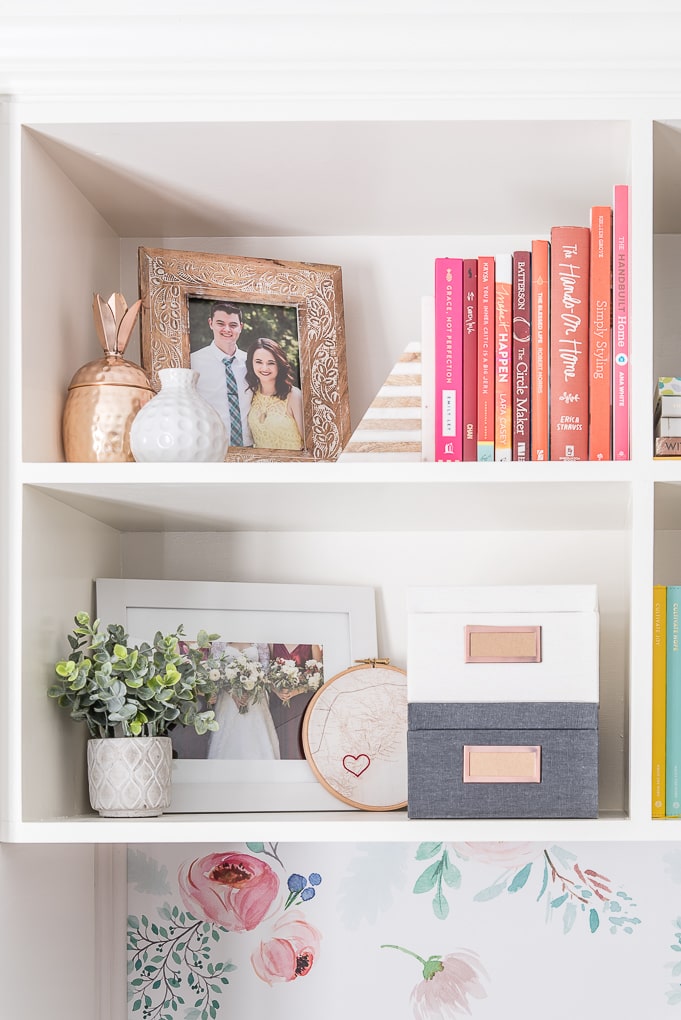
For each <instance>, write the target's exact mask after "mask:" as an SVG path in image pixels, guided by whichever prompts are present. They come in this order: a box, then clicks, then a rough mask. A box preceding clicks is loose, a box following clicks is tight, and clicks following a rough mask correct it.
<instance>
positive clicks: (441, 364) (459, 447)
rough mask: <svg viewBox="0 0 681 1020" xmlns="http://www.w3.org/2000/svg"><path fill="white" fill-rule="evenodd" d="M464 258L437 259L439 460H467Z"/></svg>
mask: <svg viewBox="0 0 681 1020" xmlns="http://www.w3.org/2000/svg"><path fill="white" fill-rule="evenodd" d="M462 397H463V259H448V258H442V259H435V460H441V461H442V460H463V399H462Z"/></svg>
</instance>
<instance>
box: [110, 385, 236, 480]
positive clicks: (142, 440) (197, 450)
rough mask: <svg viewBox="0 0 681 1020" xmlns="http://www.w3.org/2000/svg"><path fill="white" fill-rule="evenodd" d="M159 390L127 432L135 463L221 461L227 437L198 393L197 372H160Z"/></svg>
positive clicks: (219, 422) (217, 415)
mask: <svg viewBox="0 0 681 1020" xmlns="http://www.w3.org/2000/svg"><path fill="white" fill-rule="evenodd" d="M158 377H159V380H160V383H161V389H160V391H159V392H158V393H157V394H156V396H155V397H152V399H151V400H150V401H149V403H148V404H145V405H144V407H143V408H142V409H141V410H140V411H139V412H138V414H137V417H136V418H135V420H134V421H133V423H132V427H131V429H130V447H131V449H132V453H133V456H134V458H135V460H136V461H144V462H151V461H165V462H170V461H184V462H190V461H223V460H224V459H225V455H226V453H227V445H228V444H227V433H226V431H225V427H224V425H223V424H222V419H221V418H220V415H219V414H218V412H217V411H216V410H215V409H214V408H213V407H211V405H210V404H209V403H208V402H207V401H206V400H204V399H203V397H202V396H201V395H200V394H199V393H198V392H197V389H196V382H197V379H198V377H199V374H198V372H194V371H192V369H190V368H162V369H161V370H160V371H159V373H158Z"/></svg>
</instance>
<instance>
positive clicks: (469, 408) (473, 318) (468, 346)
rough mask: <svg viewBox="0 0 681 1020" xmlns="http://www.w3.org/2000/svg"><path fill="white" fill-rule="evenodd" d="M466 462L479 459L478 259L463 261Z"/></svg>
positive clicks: (464, 449) (464, 450)
mask: <svg viewBox="0 0 681 1020" xmlns="http://www.w3.org/2000/svg"><path fill="white" fill-rule="evenodd" d="M463 459H464V460H477V459H478V260H477V258H474V259H464V261H463Z"/></svg>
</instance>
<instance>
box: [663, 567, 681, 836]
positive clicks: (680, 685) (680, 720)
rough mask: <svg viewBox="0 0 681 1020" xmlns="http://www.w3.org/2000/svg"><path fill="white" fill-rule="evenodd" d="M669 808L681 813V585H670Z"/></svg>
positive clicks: (668, 615) (668, 672) (668, 667)
mask: <svg viewBox="0 0 681 1020" xmlns="http://www.w3.org/2000/svg"><path fill="white" fill-rule="evenodd" d="M666 787H667V793H666V811H665V813H666V814H667V815H668V816H673V817H678V816H680V815H681V585H678V584H674V585H669V587H668V588H667V768H666Z"/></svg>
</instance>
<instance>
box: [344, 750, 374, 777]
mask: <svg viewBox="0 0 681 1020" xmlns="http://www.w3.org/2000/svg"><path fill="white" fill-rule="evenodd" d="M370 765H371V758H370V757H369V755H368V754H358V755H354V754H346V755H345V757H344V758H343V768H344V769H345V771H346V772H351V773H352V775H353V776H357V777H358V778H359V776H361V775H362V773H363V772H366V770H367V769H368V768H369V766H370Z"/></svg>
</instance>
